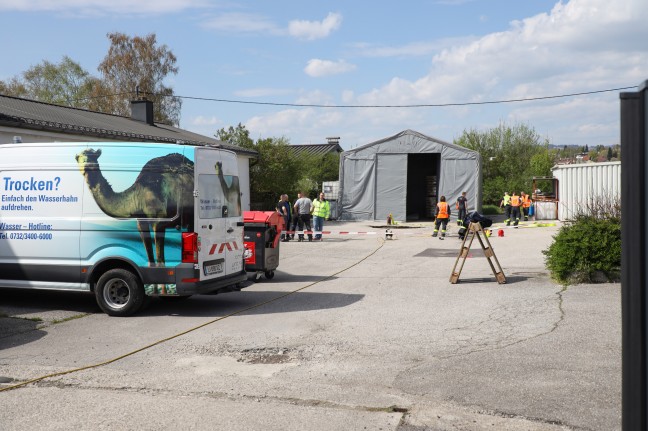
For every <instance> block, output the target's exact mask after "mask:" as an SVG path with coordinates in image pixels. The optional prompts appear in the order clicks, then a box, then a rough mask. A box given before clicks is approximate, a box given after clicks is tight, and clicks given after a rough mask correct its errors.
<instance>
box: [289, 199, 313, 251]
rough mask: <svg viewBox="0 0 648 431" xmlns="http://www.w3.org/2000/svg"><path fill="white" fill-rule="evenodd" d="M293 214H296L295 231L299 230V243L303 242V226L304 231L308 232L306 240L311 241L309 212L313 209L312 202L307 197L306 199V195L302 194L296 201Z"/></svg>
mask: <svg viewBox="0 0 648 431" xmlns="http://www.w3.org/2000/svg"><path fill="white" fill-rule="evenodd" d="M294 208H295V213H297V229H299V231H300V233H299V234H298V235H299V239H298V241H299V242H302V241H303V240H304V226H306V228H307V229H306V230H308V231H310V233H309V234H308V240H309V241H312V240H313V232H312V228H311V222H310V218H311V211H312V209H313V201H311V200H310V199H309V198H308V197H306V193H302V197H301V198H299V199H297V201H296V202H295V206H294Z"/></svg>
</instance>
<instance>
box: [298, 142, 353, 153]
mask: <svg viewBox="0 0 648 431" xmlns="http://www.w3.org/2000/svg"><path fill="white" fill-rule="evenodd" d="M290 149H291V150H292V152H293V154H295V155H296V156H302V155H304V154H308V155H311V156H324V155H326V154H329V153H334V154H338V153H341V152H343V151H344V150H343V149H342V147H340V144H337V143H333V144H309V145H291V146H290Z"/></svg>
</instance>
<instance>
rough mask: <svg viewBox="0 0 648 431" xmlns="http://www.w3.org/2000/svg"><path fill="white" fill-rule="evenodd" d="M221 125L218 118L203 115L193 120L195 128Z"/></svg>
mask: <svg viewBox="0 0 648 431" xmlns="http://www.w3.org/2000/svg"><path fill="white" fill-rule="evenodd" d="M220 123H221V120H219V119H218V118H217V117H203V116H202V115H199V116H197V117H195V118H193V119H192V120H191V124H192V125H193V126H215V125H217V124H220Z"/></svg>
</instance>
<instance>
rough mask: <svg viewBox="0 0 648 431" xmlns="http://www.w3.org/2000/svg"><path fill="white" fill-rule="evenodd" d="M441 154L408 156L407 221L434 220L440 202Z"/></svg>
mask: <svg viewBox="0 0 648 431" xmlns="http://www.w3.org/2000/svg"><path fill="white" fill-rule="evenodd" d="M440 166H441V154H408V155H407V220H408V221H410V220H432V219H433V218H434V209H435V208H436V204H437V202H438V190H439V170H440Z"/></svg>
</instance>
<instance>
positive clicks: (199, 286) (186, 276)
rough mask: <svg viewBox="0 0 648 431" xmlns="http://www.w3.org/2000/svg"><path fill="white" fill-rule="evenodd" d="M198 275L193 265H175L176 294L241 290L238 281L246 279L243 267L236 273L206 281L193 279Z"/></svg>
mask: <svg viewBox="0 0 648 431" xmlns="http://www.w3.org/2000/svg"><path fill="white" fill-rule="evenodd" d="M198 277H199V274H198V271H196V270H194V268H193V265H189V266H187V267H184V266H183V265H180V266H178V267H176V290H177V292H178V295H198V294H205V293H221V292H231V291H234V290H241V289H240V286H237V285H238V284H239V283H242V282H244V281H247V273H246V272H245V269H242V270H241V272H237V273H236V274H231V275H227V276H225V277H219V278H215V279H211V280H206V281H193V280H196V279H197V278H198Z"/></svg>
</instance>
